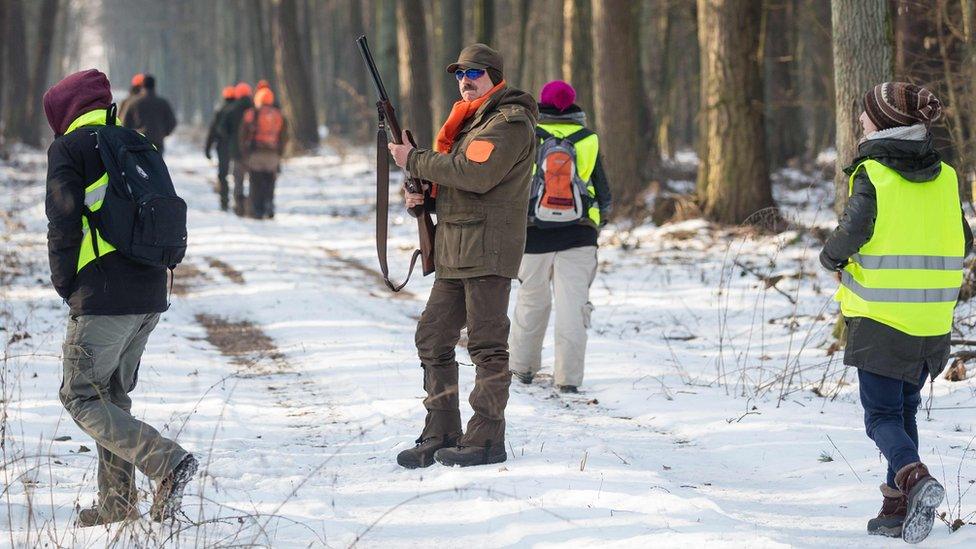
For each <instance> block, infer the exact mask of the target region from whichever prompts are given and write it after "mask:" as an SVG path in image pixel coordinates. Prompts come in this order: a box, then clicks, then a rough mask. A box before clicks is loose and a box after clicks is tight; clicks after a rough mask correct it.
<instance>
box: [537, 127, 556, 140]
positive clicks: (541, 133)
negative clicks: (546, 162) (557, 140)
mask: <svg viewBox="0 0 976 549" xmlns="http://www.w3.org/2000/svg"><path fill="white" fill-rule="evenodd" d="M535 136H536V137H538V138H539V139H541V140H543V141H545V140H546V139H549V138H550V137H552V134H551V133H549V132H547V131H546V130H544V129H542V128H541V127H540V126H536V127H535Z"/></svg>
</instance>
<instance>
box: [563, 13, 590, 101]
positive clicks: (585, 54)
mask: <svg viewBox="0 0 976 549" xmlns="http://www.w3.org/2000/svg"><path fill="white" fill-rule="evenodd" d="M591 14H592V11H591V10H590V0H563V28H564V31H563V32H564V34H563V80H565V81H567V82H569V83H570V84H572V86H573V87H574V88H575V89H576V103H577V104H578V105H579V106H580V107H582V109H583V110H584V111H586V112H587V113H588V114H590V115H593V101H594V100H593V35H592V28H593V18H592V16H591Z"/></svg>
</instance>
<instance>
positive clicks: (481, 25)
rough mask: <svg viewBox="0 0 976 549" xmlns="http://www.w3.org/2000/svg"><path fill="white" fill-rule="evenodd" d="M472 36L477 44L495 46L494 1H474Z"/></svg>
mask: <svg viewBox="0 0 976 549" xmlns="http://www.w3.org/2000/svg"><path fill="white" fill-rule="evenodd" d="M474 35H475V40H477V41H478V42H481V43H482V44H488V45H489V46H495V44H493V43H492V42H494V40H495V0H474Z"/></svg>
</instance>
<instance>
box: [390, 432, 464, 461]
mask: <svg viewBox="0 0 976 549" xmlns="http://www.w3.org/2000/svg"><path fill="white" fill-rule="evenodd" d="M460 438H461V433H450V434H447V435H438V436H434V437H427V438H418V439H417V445H416V446H414V447H413V448H409V449H407V450H404V451H402V452H400V453H399V454H397V458H396V460H397V463H398V464H400V467H406V468H407V469H417V468H420V467H430V466H431V465H433V464H434V452H436V451H438V450H440V449H441V448H449V447H451V446H454V445H455V444H457V441H458V439H460Z"/></svg>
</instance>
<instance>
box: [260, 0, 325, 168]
mask: <svg viewBox="0 0 976 549" xmlns="http://www.w3.org/2000/svg"><path fill="white" fill-rule="evenodd" d="M273 11H274V13H273V17H272V25H271V29H272V35H273V39H274V44H275V48H274V52H275V72H276V73H277V75H278V82H279V84H280V86H281V106H282V108H283V110H284V114H285V116H286V117H287V118H288V124H289V129H290V131H291V136H290V137H291V139H290V140H289V143H290V147H291V148H292V150H293V151H298V152H304V151H308V150H311V149H314V148H315V147H316V146H317V145H318V143H319V134H318V128H317V127H316V124H315V121H316V120H317V117H316V116H315V103H314V101H313V100H312V96H313V91H312V80H311V78H310V77H309V74H308V68H307V66H306V65H305V60H304V59H302V47H301V44H299V43H298V39H299V33H298V20H297V17H296V12H295V0H276V1H275V4H274V10H273Z"/></svg>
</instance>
